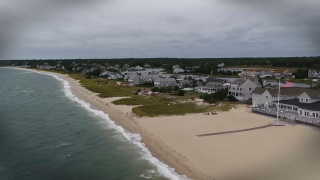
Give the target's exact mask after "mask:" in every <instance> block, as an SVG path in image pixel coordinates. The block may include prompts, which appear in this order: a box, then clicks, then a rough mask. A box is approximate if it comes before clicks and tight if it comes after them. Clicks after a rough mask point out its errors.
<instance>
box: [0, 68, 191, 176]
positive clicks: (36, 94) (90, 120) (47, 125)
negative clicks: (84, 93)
mask: <svg viewBox="0 0 320 180" xmlns="http://www.w3.org/2000/svg"><path fill="white" fill-rule="evenodd" d="M140 179H155V180H165V179H174V180H182V179H188V178H186V177H185V176H180V175H178V174H176V173H175V172H174V170H173V169H172V168H170V167H168V166H167V165H165V164H163V163H162V162H160V161H158V160H157V159H156V158H155V157H153V156H152V155H151V154H150V152H149V151H148V150H147V148H145V147H144V145H143V144H142V143H140V136H139V135H138V134H132V133H130V132H127V131H126V130H124V129H123V128H122V127H120V126H117V125H115V124H114V123H113V121H112V120H111V119H109V117H108V115H107V114H104V113H103V112H102V111H98V110H95V109H93V108H91V106H90V104H88V103H86V102H84V101H82V100H81V99H79V98H77V97H76V96H74V95H73V94H72V92H71V91H70V86H69V84H68V82H66V81H64V80H61V79H58V78H57V77H55V76H52V75H44V74H42V73H38V72H32V71H26V70H21V69H9V68H0V180H140Z"/></svg>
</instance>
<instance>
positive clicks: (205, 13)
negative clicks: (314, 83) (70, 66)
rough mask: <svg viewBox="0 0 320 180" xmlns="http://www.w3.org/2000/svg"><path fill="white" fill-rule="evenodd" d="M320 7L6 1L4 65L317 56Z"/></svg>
mask: <svg viewBox="0 0 320 180" xmlns="http://www.w3.org/2000/svg"><path fill="white" fill-rule="evenodd" d="M319 7H320V2H319V1H317V0H306V1H304V2H300V1H294V0H280V1H275V0H269V1H267V0H255V1H253V0H200V1H199V0H162V1H156V0H91V1H86V0H64V1H63V0H56V1H52V0H42V1H41V0H27V1H26V2H23V3H21V2H18V0H3V1H1V2H0V23H1V28H0V59H64V58H65V59H77V58H154V57H172V58H222V57H229V58H231V57H294V56H319V55H320V18H319V17H320V8H319Z"/></svg>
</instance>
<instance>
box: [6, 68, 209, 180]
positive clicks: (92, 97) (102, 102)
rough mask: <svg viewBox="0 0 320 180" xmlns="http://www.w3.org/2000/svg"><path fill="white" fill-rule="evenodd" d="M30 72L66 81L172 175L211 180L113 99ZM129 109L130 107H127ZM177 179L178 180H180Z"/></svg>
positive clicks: (66, 78)
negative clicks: (136, 138) (141, 124)
mask: <svg viewBox="0 0 320 180" xmlns="http://www.w3.org/2000/svg"><path fill="white" fill-rule="evenodd" d="M4 68H15V69H21V70H27V71H30V70H29V69H24V68H18V67H4ZM31 71H37V72H39V73H43V74H47V75H54V76H57V77H58V78H60V79H62V80H64V81H67V82H68V83H69V86H70V90H71V92H72V93H73V94H74V95H75V96H76V97H78V98H79V99H81V100H83V101H85V102H87V103H89V104H90V106H91V108H93V109H96V110H99V111H103V112H104V113H105V114H107V115H108V117H109V118H110V120H111V121H113V122H114V123H115V124H116V125H118V126H121V127H122V128H123V129H125V130H127V131H129V132H130V133H135V134H139V135H140V137H141V140H140V142H141V143H142V144H144V145H145V147H146V148H147V149H148V150H149V151H150V152H151V155H152V156H153V157H155V158H156V159H158V160H159V161H160V162H162V163H164V164H165V165H167V166H169V169H170V168H173V169H174V173H177V174H178V175H179V177H180V176H181V177H183V176H186V177H187V179H194V180H212V179H213V178H212V177H209V176H207V175H205V174H204V173H202V172H201V171H199V170H198V169H197V168H195V167H194V166H193V165H192V164H191V163H190V162H189V161H188V160H187V159H186V158H185V157H184V156H182V155H181V154H179V153H178V152H177V151H175V150H174V149H173V148H171V147H170V146H168V145H167V144H165V143H164V142H163V141H162V140H160V139H159V138H157V137H156V136H154V135H153V134H152V133H150V132H148V131H147V129H146V128H143V127H142V126H140V125H139V122H138V119H137V118H135V117H133V116H132V115H130V114H128V115H126V113H125V112H122V111H120V110H119V109H118V108H116V107H118V106H123V105H114V104H111V101H113V100H110V99H113V98H100V97H98V96H97V93H94V92H91V91H89V90H88V89H86V88H84V87H82V86H81V84H80V83H79V81H78V80H75V79H73V78H71V77H70V76H68V75H64V74H59V73H54V72H45V71H38V70H34V69H32V70H31ZM127 107H130V106H127ZM179 177H178V179H180V178H179Z"/></svg>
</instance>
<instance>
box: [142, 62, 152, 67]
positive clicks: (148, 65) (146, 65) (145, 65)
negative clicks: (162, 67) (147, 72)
mask: <svg viewBox="0 0 320 180" xmlns="http://www.w3.org/2000/svg"><path fill="white" fill-rule="evenodd" d="M143 67H144V68H151V65H150V64H147V63H146V64H144V65H143Z"/></svg>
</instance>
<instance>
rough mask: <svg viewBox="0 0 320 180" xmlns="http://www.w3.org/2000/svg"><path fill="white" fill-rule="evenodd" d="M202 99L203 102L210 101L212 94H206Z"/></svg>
mask: <svg viewBox="0 0 320 180" xmlns="http://www.w3.org/2000/svg"><path fill="white" fill-rule="evenodd" d="M202 98H203V100H205V101H210V100H211V96H210V94H204V95H203V96H202Z"/></svg>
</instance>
